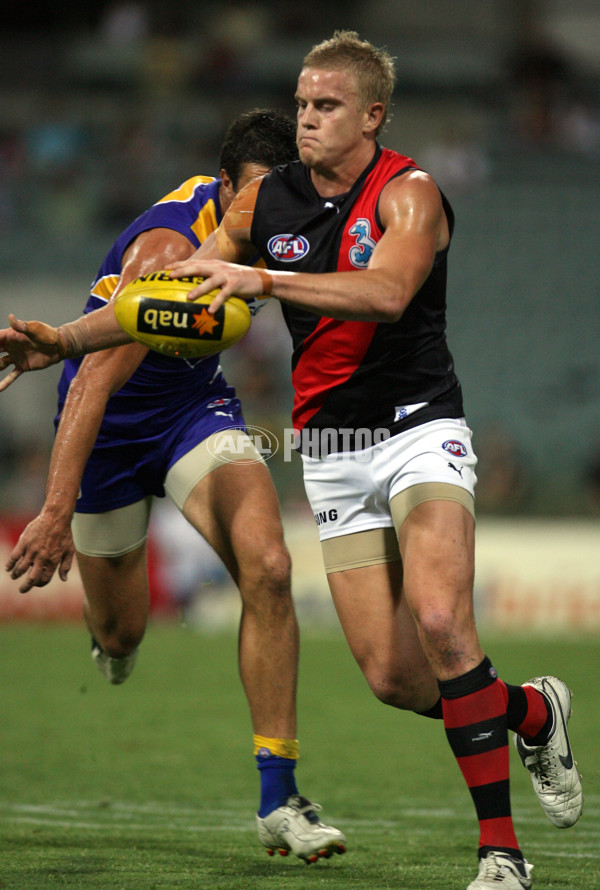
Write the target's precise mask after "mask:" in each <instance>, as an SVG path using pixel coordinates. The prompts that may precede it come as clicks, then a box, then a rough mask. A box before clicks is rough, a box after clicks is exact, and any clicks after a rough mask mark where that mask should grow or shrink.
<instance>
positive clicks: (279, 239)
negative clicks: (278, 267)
mask: <svg viewBox="0 0 600 890" xmlns="http://www.w3.org/2000/svg"><path fill="white" fill-rule="evenodd" d="M267 250H268V251H269V253H270V254H271V256H272V257H273V258H274V259H276V260H279V261H280V262H281V263H293V262H295V261H296V260H300V259H302V257H303V256H306V254H307V253H308V251H309V250H310V244H309V243H308V241H307V240H306V238H304V237H303V236H302V235H289V234H288V235H273V237H272V238H270V239H269V243H268V244H267Z"/></svg>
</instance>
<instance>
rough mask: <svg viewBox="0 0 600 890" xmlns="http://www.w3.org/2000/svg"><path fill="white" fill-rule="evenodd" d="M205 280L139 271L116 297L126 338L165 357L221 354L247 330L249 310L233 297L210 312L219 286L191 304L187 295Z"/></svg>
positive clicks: (116, 304) (117, 314) (116, 309)
mask: <svg viewBox="0 0 600 890" xmlns="http://www.w3.org/2000/svg"><path fill="white" fill-rule="evenodd" d="M203 280H204V279H203V278H199V277H197V276H196V277H192V276H188V277H186V278H171V277H170V276H169V273H168V272H164V271H160V272H152V273H150V274H149V275H142V276H141V277H140V278H136V279H135V280H134V281H131V282H130V283H129V284H127V285H126V286H125V287H124V288H123V290H122V291H121V292H120V293H119V294H118V296H117V297H116V298H115V316H116V319H117V321H118V322H119V324H120V325H121V327H122V328H123V330H124V331H125V332H126V333H127V334H129V336H130V337H132V338H133V339H134V340H137V341H138V342H139V343H143V344H144V346H148V347H149V348H150V349H153V350H154V351H155V352H162V353H163V354H164V355H170V356H173V357H176V358H199V357H200V358H202V357H204V356H208V355H214V354H215V353H216V352H221V350H223V349H227V348H228V347H229V346H233V344H234V343H237V342H238V340H241V339H242V337H243V336H244V334H246V333H247V332H248V329H249V327H250V321H251V316H250V310H249V309H248V306H247V305H246V303H245V302H244V300H240V299H239V298H238V297H231V298H230V299H229V300H227V301H226V302H225V303H223V305H222V306H220V307H219V308H218V309H217V311H216V312H215V314H214V315H211V314H210V313H209V312H208V306H209V305H210V303H211V302H212V300H213V299H214V297H215V296H216V294H217V293H218V290H212V291H210V293H208V294H205V295H204V296H203V297H200V298H199V299H198V300H194V301H193V302H190V301H189V300H188V299H187V295H188V294H189V292H190V291H191V290H193V288H195V287H196V286H197V285H199V284H201V282H202V281H203Z"/></svg>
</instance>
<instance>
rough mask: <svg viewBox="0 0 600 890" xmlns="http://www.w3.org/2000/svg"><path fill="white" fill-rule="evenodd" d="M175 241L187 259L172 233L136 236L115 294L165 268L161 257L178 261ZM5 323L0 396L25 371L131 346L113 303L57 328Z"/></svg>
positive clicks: (12, 318) (11, 318)
mask: <svg viewBox="0 0 600 890" xmlns="http://www.w3.org/2000/svg"><path fill="white" fill-rule="evenodd" d="M173 236H175V238H174V237H173ZM177 239H182V240H183V241H184V242H185V245H186V247H185V254H184V255H185V256H189V254H190V252H191V251H192V250H193V245H192V244H191V243H190V242H189V241H188V239H187V238H185V237H184V236H183V235H178V234H177V233H176V232H174V231H173V230H172V229H150V230H149V231H147V232H143V233H142V235H140V236H139V237H138V238H136V240H135V241H134V242H133V243H132V244H131V245H130V246H129V248H128V251H127V254H128V255H129V256H130V263H131V266H130V269H131V270H133V269H136V271H135V273H134V272H133V271H127V272H126V271H125V269H124V270H123V275H124V277H122V279H121V282H120V284H119V287H118V288H117V289H116V290H115V293H114V294H113V296H116V295H117V293H118V291H119V290H120V289H121V287H123V286H124V284H127V283H128V282H129V281H133V279H134V278H138V277H139V276H140V275H144V274H145V273H146V272H148V271H151V272H155V271H157V270H158V269H160V268H163V267H164V266H160V265H158V266H157V265H155V264H156V263H157V262H160V261H161V260H159V257H162V263H163V264H164V265H167V264H168V263H172V262H174V261H175V260H179V259H181V257H182V252H181V249H180V248H178V246H177V244H175V243H174V242H175V241H176V240H177ZM167 245H168V246H167ZM153 251H154V254H153ZM135 264H137V265H135ZM9 324H10V327H8V328H5V329H4V330H0V371H4V370H6V368H9V367H10V366H11V365H13V370H12V371H10V372H9V373H8V374H7V375H6V377H4V378H3V379H2V380H0V392H2V390H5V389H7V388H8V387H9V386H10V385H11V383H14V381H15V380H17V379H18V378H19V377H20V376H21V374H24V373H25V371H40V370H42V369H43V368H48V367H49V366H50V365H55V364H56V363H57V362H61V361H63V359H65V358H76V357H77V356H80V355H85V354H86V353H89V352H98V351H99V350H102V349H109V348H111V347H113V346H121V345H123V344H125V343H131V342H132V340H131V337H129V336H128V335H127V334H126V333H125V331H124V330H123V329H122V328H121V326H120V325H119V323H118V322H117V319H116V318H115V313H114V304H113V301H112V300H111V301H110V302H109V303H108V304H107V305H106V306H104V307H103V308H102V309H98V310H97V311H96V312H90V313H89V314H88V315H82V316H81V317H80V318H77V319H75V321H69V322H67V323H66V324H63V325H60V327H57V328H53V327H52V326H51V325H48V324H45V323H44V322H42V321H22V320H21V319H18V318H16V317H15V316H14V315H12V314H11V315H10V316H9Z"/></svg>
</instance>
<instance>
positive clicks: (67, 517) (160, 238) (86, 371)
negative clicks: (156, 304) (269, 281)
mask: <svg viewBox="0 0 600 890" xmlns="http://www.w3.org/2000/svg"><path fill="white" fill-rule="evenodd" d="M192 250H193V246H192V244H191V243H190V242H189V241H188V239H187V238H185V237H184V236H183V235H180V234H179V233H177V232H174V231H172V230H170V229H152V230H150V231H148V232H144V233H142V234H141V235H139V236H138V238H136V240H135V241H134V242H133V243H132V245H131V246H130V247H129V249H128V250H127V252H126V254H125V257H124V262H123V270H122V274H121V278H120V281H119V285H118V287H117V289H116V290H115V294H116V293H118V291H119V290H120V289H121V288H122V287H123V286H124V285H125V284H127V283H128V282H129V281H132V280H133V279H134V278H137V277H139V276H140V275H144V274H146V273H148V272H151V271H155V270H157V269H162V268H164V266H165V265H166V264H167V263H168V262H172V261H173V260H174V259H175V258H181V257H185V256H188V255H189V254H190V253H191V251H192ZM102 311H104V310H98V313H99V312H102ZM98 313H97V312H93V313H90V315H91V316H94V315H96V314H98ZM147 352H148V350H147V349H146V347H144V346H142V345H141V344H139V343H128V344H127V345H125V346H119V347H116V348H113V349H109V350H106V351H104V352H98V353H96V354H94V355H90V356H86V358H85V359H84V360H83V362H82V363H81V367H80V369H79V371H78V373H77V374H76V376H75V378H74V379H73V381H72V383H71V386H70V388H69V393H68V396H67V399H66V401H65V406H64V409H63V412H62V416H61V421H60V424H59V427H58V430H57V434H56V439H55V442H54V447H53V449H52V455H51V459H50V469H49V472H48V480H47V485H46V499H45V502H44V506H43V507H42V510H41V512H40V514H39V516H37V517H36V519H34V520H33V521H32V522H31V523H30V524H29V525H28V526H27V528H26V529H25V531H24V532H23V534H22V535H21V538H20V539H19V542H18V543H17V546H16V547H15V549H14V550H13V552H12V554H11V557H10V559H9V561H8V563H7V566H6V568H7V571H9V572H11V577H13V578H19V577H21V576H22V575H23V574H25V573H27V574H26V577H25V579H24V580H23V582H22V584H21V586H20V590H21V592H22V593H25V592H26V591H27V590H30V589H31V587H34V586H42V585H44V584H47V583H48V581H49V580H50V578H51V577H52V575H53V574H54V571H55V569H56V568H57V567H58V568H59V575H60V577H61V578H62V579H63V580H65V578H66V575H67V572H68V571H69V568H70V566H71V561H72V552H73V549H72V540H71V533H70V524H71V519H72V516H73V512H74V510H75V504H76V501H77V496H78V493H79V486H80V484H81V477H82V475H83V470H84V468H85V464H86V462H87V459H88V457H89V455H90V452H91V450H92V448H93V446H94V442H95V441H96V437H97V435H98V430H99V429H100V424H101V423H102V418H103V416H104V411H105V408H106V403H107V401H108V399H109V398H110V396H111V395H112V394H113V393H114V392H116V391H117V390H118V389H120V388H121V386H123V384H124V383H125V382H126V381H127V380H128V379H129V377H130V376H131V375H132V374H133V372H134V371H135V369H136V368H137V367H138V365H139V364H140V362H141V361H142V359H143V358H144V356H145V355H146V353H147Z"/></svg>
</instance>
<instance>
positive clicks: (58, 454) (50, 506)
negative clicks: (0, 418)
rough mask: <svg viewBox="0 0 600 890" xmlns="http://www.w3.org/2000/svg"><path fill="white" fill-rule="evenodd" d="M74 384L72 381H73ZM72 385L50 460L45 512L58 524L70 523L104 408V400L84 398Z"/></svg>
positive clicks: (83, 394)
mask: <svg viewBox="0 0 600 890" xmlns="http://www.w3.org/2000/svg"><path fill="white" fill-rule="evenodd" d="M74 384H75V381H74ZM74 384H72V386H71V390H70V391H69V395H68V397H67V400H66V403H65V407H64V409H63V414H62V417H61V421H60V423H59V426H58V430H57V433H56V438H55V440H54V447H53V449H52V455H51V458H50V468H49V470H48V480H47V483H46V500H45V504H44V509H45V510H46V512H51V513H52V515H54V516H56V518H57V521H70V519H71V517H72V515H73V512H74V511H75V506H76V503H77V498H78V496H79V490H80V486H81V479H82V476H83V471H84V469H85V465H86V462H87V459H88V457H89V455H90V453H91V451H92V448H93V446H94V442H95V441H96V437H97V436H98V431H99V429H100V424H101V423H102V418H103V416H104V410H105V407H106V399H103V398H102V397H101V396H98V398H96V399H90V398H86V397H85V392H84V391H78V388H77V386H75V385H74Z"/></svg>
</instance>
